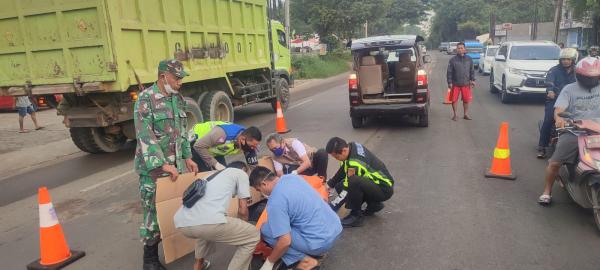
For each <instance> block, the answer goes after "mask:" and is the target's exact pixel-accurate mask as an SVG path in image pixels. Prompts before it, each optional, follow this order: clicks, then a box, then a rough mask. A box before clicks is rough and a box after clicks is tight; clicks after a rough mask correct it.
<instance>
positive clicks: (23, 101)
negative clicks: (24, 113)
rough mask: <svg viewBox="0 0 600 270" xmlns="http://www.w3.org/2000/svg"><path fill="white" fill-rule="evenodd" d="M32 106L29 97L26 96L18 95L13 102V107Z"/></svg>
mask: <svg viewBox="0 0 600 270" xmlns="http://www.w3.org/2000/svg"><path fill="white" fill-rule="evenodd" d="M29 106H32V104H31V101H30V100H29V97H27V96H19V97H17V101H16V102H15V107H29Z"/></svg>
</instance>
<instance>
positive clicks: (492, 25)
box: [490, 10, 496, 44]
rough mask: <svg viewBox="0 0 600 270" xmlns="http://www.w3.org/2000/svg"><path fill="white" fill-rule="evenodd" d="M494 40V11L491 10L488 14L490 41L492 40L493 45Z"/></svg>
mask: <svg viewBox="0 0 600 270" xmlns="http://www.w3.org/2000/svg"><path fill="white" fill-rule="evenodd" d="M495 39H496V11H495V10H492V11H491V12H490V40H492V44H495V43H496V42H495Z"/></svg>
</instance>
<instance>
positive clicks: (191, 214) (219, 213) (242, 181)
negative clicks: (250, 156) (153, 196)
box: [174, 168, 250, 228]
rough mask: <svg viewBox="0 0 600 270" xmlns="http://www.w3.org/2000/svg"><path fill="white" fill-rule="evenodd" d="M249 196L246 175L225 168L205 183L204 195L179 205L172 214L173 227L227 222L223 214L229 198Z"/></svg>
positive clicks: (236, 170) (239, 171) (248, 183)
mask: <svg viewBox="0 0 600 270" xmlns="http://www.w3.org/2000/svg"><path fill="white" fill-rule="evenodd" d="M234 195H237V197H238V198H240V199H247V198H250V182H249V180H248V175H247V174H246V173H245V172H244V171H242V170H240V169H235V168H227V169H225V170H224V171H222V172H221V173H220V174H219V175H217V176H216V177H215V178H213V179H212V180H210V182H208V183H207V184H206V193H205V194H204V197H202V198H201V199H200V200H198V201H197V202H196V204H194V206H192V208H187V207H185V206H183V205H182V206H181V207H180V208H179V210H177V213H175V216H174V222H175V227H177V228H181V227H189V226H197V225H205V224H221V223H227V219H226V218H225V216H226V215H227V209H228V208H229V204H230V202H231V198H232V197H233V196H234Z"/></svg>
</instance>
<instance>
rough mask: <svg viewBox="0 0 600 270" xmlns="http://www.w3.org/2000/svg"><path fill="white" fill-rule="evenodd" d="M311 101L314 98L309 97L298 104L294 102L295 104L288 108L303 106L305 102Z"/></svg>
mask: <svg viewBox="0 0 600 270" xmlns="http://www.w3.org/2000/svg"><path fill="white" fill-rule="evenodd" d="M311 101H312V98H309V99H307V100H305V101H302V102H300V103H298V104H294V106H291V107H289V108H288V110H292V109H294V108H297V107H300V106H302V105H304V104H306V103H308V102H311Z"/></svg>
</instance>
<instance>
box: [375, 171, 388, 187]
mask: <svg viewBox="0 0 600 270" xmlns="http://www.w3.org/2000/svg"><path fill="white" fill-rule="evenodd" d="M373 175H375V177H377V178H379V180H381V181H383V182H385V183H386V184H388V185H389V186H390V187H391V186H392V181H390V179H387V178H385V177H384V176H383V175H381V174H379V172H374V173H373Z"/></svg>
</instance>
